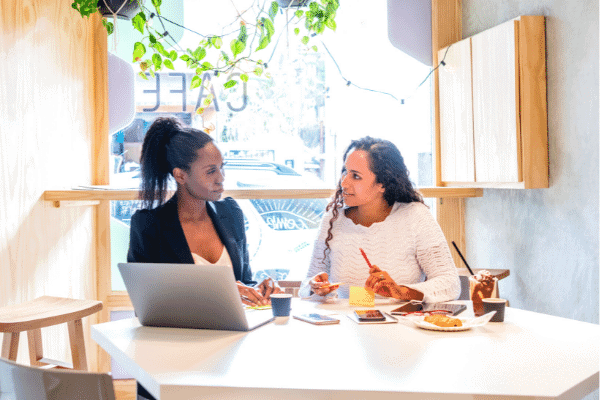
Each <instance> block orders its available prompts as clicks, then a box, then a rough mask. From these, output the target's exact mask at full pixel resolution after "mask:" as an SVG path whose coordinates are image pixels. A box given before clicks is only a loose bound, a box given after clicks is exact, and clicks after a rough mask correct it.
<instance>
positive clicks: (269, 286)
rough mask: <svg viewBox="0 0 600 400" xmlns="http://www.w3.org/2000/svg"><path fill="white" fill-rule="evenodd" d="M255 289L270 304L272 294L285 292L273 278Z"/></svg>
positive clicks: (264, 281)
mask: <svg viewBox="0 0 600 400" xmlns="http://www.w3.org/2000/svg"><path fill="white" fill-rule="evenodd" d="M254 289H256V290H257V291H258V292H259V293H260V294H261V295H262V297H263V298H264V299H265V300H267V302H268V304H270V303H271V300H270V297H271V295H272V294H275V293H283V290H281V288H280V287H279V285H278V284H277V281H275V280H273V279H272V278H266V279H265V280H263V281H262V282H261V283H259V284H258V285H256V286H254Z"/></svg>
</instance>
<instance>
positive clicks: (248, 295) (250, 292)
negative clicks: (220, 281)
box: [236, 281, 269, 306]
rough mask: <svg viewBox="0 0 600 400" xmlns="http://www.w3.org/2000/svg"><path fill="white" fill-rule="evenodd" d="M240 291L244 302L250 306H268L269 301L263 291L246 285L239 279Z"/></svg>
mask: <svg viewBox="0 0 600 400" xmlns="http://www.w3.org/2000/svg"><path fill="white" fill-rule="evenodd" d="M236 283H237V287H238V291H239V292H240V297H241V298H242V303H244V304H246V305H249V306H266V305H267V304H269V302H268V301H267V300H266V299H265V298H264V296H263V295H262V293H259V292H258V291H257V290H256V289H255V288H253V287H250V286H246V285H244V284H243V283H242V282H240V281H237V282H236Z"/></svg>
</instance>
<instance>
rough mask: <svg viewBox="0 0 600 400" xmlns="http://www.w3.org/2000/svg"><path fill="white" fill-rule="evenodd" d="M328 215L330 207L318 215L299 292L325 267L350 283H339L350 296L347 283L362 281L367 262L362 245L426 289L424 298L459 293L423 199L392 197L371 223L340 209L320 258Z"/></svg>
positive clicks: (394, 272) (399, 277) (376, 261)
mask: <svg viewBox="0 0 600 400" xmlns="http://www.w3.org/2000/svg"><path fill="white" fill-rule="evenodd" d="M332 215H333V214H332V211H331V210H330V211H329V212H328V213H327V214H326V215H325V216H324V217H323V220H322V221H321V231H320V233H319V236H318V238H317V240H316V242H315V246H314V250H313V256H312V260H311V263H310V267H309V268H308V274H307V279H306V280H305V281H304V282H303V283H302V287H301V289H300V292H299V293H300V296H301V297H308V296H309V295H310V286H309V285H308V279H309V278H311V277H313V276H315V275H316V274H318V273H320V272H327V274H328V275H329V281H330V282H332V283H334V282H343V283H347V284H349V285H342V286H341V287H340V288H339V289H338V294H339V296H340V297H343V298H347V297H348V293H349V287H350V286H361V287H362V286H364V284H365V281H366V280H367V278H368V277H369V267H368V266H367V263H366V262H365V259H364V258H363V256H362V255H361V253H360V250H359V249H361V248H362V249H363V250H364V251H365V253H366V254H367V257H368V258H369V261H370V262H371V264H373V265H377V266H378V267H379V268H380V269H382V270H384V271H387V272H388V273H389V274H390V276H391V277H392V279H394V281H395V282H396V283H397V284H402V285H406V286H408V287H411V288H413V289H416V290H419V291H421V292H422V293H424V295H425V297H424V299H423V300H424V301H425V302H429V303H437V302H443V301H448V300H454V299H456V298H458V296H459V295H460V281H459V278H458V272H457V271H456V267H455V265H454V261H453V260H452V256H451V255H450V249H449V248H448V243H447V242H446V238H445V237H444V234H443V233H442V230H441V228H440V226H439V225H438V223H437V222H436V220H435V219H434V218H433V215H431V212H430V211H429V208H428V207H427V206H425V205H424V204H423V203H420V202H412V203H395V204H394V206H393V207H392V211H391V213H390V215H388V216H387V218H386V219H385V220H384V221H382V222H376V223H374V224H372V225H371V226H369V227H366V226H362V225H357V224H355V223H354V222H353V221H352V220H351V219H350V218H348V217H346V216H345V214H344V211H343V209H342V210H340V213H339V215H338V218H337V220H335V222H334V223H333V229H332V230H331V233H332V234H333V238H332V239H331V240H330V241H329V247H330V249H331V251H330V252H328V253H327V256H326V257H325V259H323V258H324V255H323V251H324V250H325V238H326V237H327V231H328V229H329V221H330V219H331V217H332ZM425 279H427V280H425Z"/></svg>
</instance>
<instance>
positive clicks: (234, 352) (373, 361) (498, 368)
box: [92, 299, 600, 400]
mask: <svg viewBox="0 0 600 400" xmlns="http://www.w3.org/2000/svg"><path fill="white" fill-rule="evenodd" d="M462 303H465V304H468V303H470V302H462ZM396 307H398V304H397V303H394V304H392V303H391V301H390V300H388V299H376V300H375V307H374V308H377V309H380V310H381V311H383V312H389V311H390V310H391V309H393V308H396ZM358 308H360V307H358ZM354 309H356V308H355V307H352V306H349V305H348V301H347V300H342V299H338V300H335V301H333V302H327V303H317V302H312V301H306V300H300V299H293V300H292V314H293V315H299V314H301V313H308V312H318V313H325V314H328V313H332V312H337V313H338V314H339V315H338V318H340V323H339V324H337V325H326V326H317V325H311V324H309V323H306V322H303V321H299V320H297V319H294V318H293V317H290V318H278V319H277V320H276V321H275V322H273V323H270V324H267V325H265V326H262V327H259V328H257V329H255V330H253V331H251V332H231V331H218V330H207V329H178V328H153V327H145V326H140V324H139V322H138V320H137V319H136V318H132V319H124V320H120V321H113V322H107V323H103V324H100V325H94V326H92V338H93V339H94V340H95V341H96V342H97V343H98V344H99V345H100V346H101V347H102V348H103V349H105V350H106V351H107V352H108V353H109V354H110V356H111V357H113V360H115V361H116V362H118V363H119V365H121V366H122V367H123V368H124V369H125V371H127V372H128V373H130V374H131V375H132V376H133V377H134V378H135V379H136V380H138V381H139V382H140V383H141V384H142V385H143V386H144V387H145V388H146V389H148V390H149V391H150V393H152V394H153V395H154V396H155V397H157V398H160V399H161V400H187V399H199V398H201V399H218V400H228V399H236V400H239V399H292V400H295V399H298V400H299V399H311V400H325V399H329V400H331V399H336V400H343V399H377V400H387V399H389V400H398V399H403V400H404V399H407V400H423V399H439V400H473V399H502V400H510V399H520V400H531V399H561V400H563V399H564V400H566V399H569V400H573V399H580V398H582V397H584V396H585V395H587V394H588V393H590V392H591V391H594V390H596V389H598V369H599V363H598V349H599V346H600V341H599V340H598V337H600V326H598V324H590V323H585V322H579V321H573V320H569V319H565V318H559V317H553V316H550V315H544V314H539V313H535V312H530V311H524V310H519V309H514V308H512V307H508V308H507V309H506V313H505V322H504V323H493V322H490V323H488V324H487V325H485V326H483V327H479V328H474V329H471V330H468V331H463V332H433V331H426V330H422V329H420V328H417V327H415V326H414V325H413V324H412V323H409V322H403V321H400V322H398V323H396V324H384V325H377V324H367V325H359V324H357V323H355V322H354V321H352V320H350V318H348V317H347V316H346V315H347V314H350V313H352V312H353V311H354ZM251 312H256V313H270V312H271V311H270V310H254V311H251ZM463 314H465V315H464V316H465V317H472V316H473V313H472V309H471V308H470V305H469V308H468V309H467V311H465V312H463ZM461 316H462V315H461ZM265 349H270V351H274V350H273V349H277V351H275V353H273V354H277V356H278V358H277V357H276V359H273V360H271V361H270V362H264V363H262V364H260V366H259V367H256V360H257V354H261V351H263V350H265ZM282 357H284V358H285V360H284V361H281V360H282ZM251 366H254V367H251Z"/></svg>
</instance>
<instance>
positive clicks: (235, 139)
mask: <svg viewBox="0 0 600 400" xmlns="http://www.w3.org/2000/svg"><path fill="white" fill-rule="evenodd" d="M223 3H227V4H228V5H229V6H230V4H229V2H223ZM205 6H206V3H205V2H203V1H198V0H188V1H187V2H186V3H185V7H186V10H189V12H186V16H188V15H190V16H193V18H194V19H193V20H187V19H186V20H185V21H184V25H185V26H186V27H189V28H191V29H194V30H196V31H198V32H203V31H204V32H206V30H207V29H208V30H209V31H210V30H211V29H213V30H214V29H217V28H214V27H213V25H211V21H210V20H211V18H212V13H219V20H220V21H223V18H224V17H223V15H224V14H223V12H225V11H223V10H222V11H219V10H218V9H217V8H218V6H217V5H216V4H215V3H214V2H212V3H211V5H210V7H209V8H206V10H207V11H206V12H204V13H201V12H195V11H194V10H195V8H196V7H205ZM223 7H227V6H225V5H223ZM282 12H285V11H282ZM386 12H387V8H386V2H371V3H369V5H368V7H365V6H364V2H359V1H353V0H345V1H344V2H343V4H342V5H341V6H340V9H339V12H338V16H337V18H336V20H337V32H335V33H333V32H328V33H327V34H326V35H325V37H324V38H323V39H322V41H321V39H320V38H318V37H317V38H314V39H313V40H312V41H311V43H310V45H311V46H312V45H316V46H317V48H318V51H316V52H315V51H313V50H312V49H306V48H305V46H304V45H302V44H299V41H298V40H296V39H295V38H293V28H290V30H289V32H288V31H287V29H285V27H284V26H280V27H278V30H277V34H279V33H280V32H282V36H281V37H280V38H279V42H278V45H277V49H276V51H275V52H274V53H273V55H272V57H271V58H270V59H269V60H268V64H269V68H268V70H267V72H268V73H269V74H270V75H271V79H268V78H266V77H265V76H262V77H256V76H250V79H249V81H248V82H247V83H244V84H238V85H237V86H236V87H234V88H233V90H230V91H226V90H224V89H223V88H222V87H223V86H222V84H223V83H224V82H225V81H226V79H228V78H229V77H227V76H219V77H217V76H215V75H213V74H209V73H207V74H205V76H204V80H205V81H207V82H210V83H211V86H210V88H208V89H205V88H197V89H194V90H190V89H189V85H190V79H191V76H192V74H191V72H190V71H187V70H185V69H184V68H182V67H185V66H179V67H177V66H176V67H177V70H176V71H169V72H161V73H159V74H157V75H156V77H155V78H152V77H148V80H143V79H141V78H138V80H137V82H136V85H137V86H136V102H137V114H136V118H135V120H134V122H133V123H132V124H131V125H130V126H129V127H127V128H125V129H124V130H122V131H121V132H118V133H116V134H115V135H113V136H112V137H111V157H112V159H113V165H114V169H113V171H111V172H112V175H111V184H112V185H115V186H120V187H126V188H129V187H133V188H137V187H138V183H139V156H140V152H141V145H142V141H143V137H144V134H145V132H146V130H147V128H148V127H149V125H150V124H151V122H152V121H153V120H154V118H156V117H158V116H161V115H176V116H178V117H179V118H181V119H183V120H184V122H186V123H187V124H189V125H191V126H193V127H196V128H199V129H203V130H206V131H207V132H209V133H210V134H211V135H212V136H213V137H214V138H215V141H216V143H217V146H218V147H219V148H220V149H221V151H222V152H223V154H224V157H225V158H226V160H227V167H226V168H227V169H226V171H225V173H226V189H229V190H231V189H252V190H257V191H260V190H265V189H269V190H276V191H277V192H276V193H278V195H277V196H275V197H278V198H276V199H270V198H269V199H267V198H263V199H240V200H238V202H239V204H240V206H241V207H242V209H243V211H244V214H245V217H246V223H247V224H246V232H247V236H248V243H249V251H250V256H251V265H252V268H253V271H254V274H255V275H254V277H255V279H261V278H262V277H265V276H267V275H270V276H272V277H274V278H276V279H293V280H300V279H303V278H304V276H305V275H306V270H307V268H308V263H309V261H310V256H311V253H312V246H313V241H314V239H315V237H316V235H317V231H318V228H319V223H320V219H321V217H322V215H323V212H324V208H325V205H326V204H327V199H325V198H317V199H295V198H291V197H290V195H289V194H287V192H286V189H292V188H293V189H298V188H300V189H314V188H319V189H323V188H334V187H335V185H336V182H337V180H338V179H339V174H340V170H341V157H342V153H343V151H344V150H345V148H346V147H347V145H348V144H349V143H350V141H351V140H352V139H356V138H359V137H362V136H366V135H370V136H374V137H381V138H385V139H388V140H391V141H392V142H394V143H395V144H396V145H397V146H398V147H399V149H400V151H401V152H402V154H403V156H404V158H405V162H406V164H407V167H408V169H409V171H410V172H411V175H410V176H411V179H412V181H413V182H414V183H415V184H416V185H417V186H418V187H419V186H431V185H432V184H433V172H432V151H431V150H432V135H431V132H432V129H431V106H430V102H431V100H430V82H429V81H426V82H425V84H423V85H422V86H421V87H419V88H418V89H417V87H418V86H419V84H420V83H421V82H422V81H423V80H424V78H425V77H426V76H427V75H428V74H429V72H430V68H429V67H428V66H425V65H423V64H421V63H419V62H418V61H416V60H414V59H412V58H410V57H408V56H406V55H405V54H403V53H401V52H400V51H399V50H397V49H395V48H394V47H393V46H392V45H391V44H390V43H389V40H388V38H387V15H386ZM202 15H205V16H206V18H207V19H206V20H205V21H203V20H202V18H201V16H202ZM213 19H214V18H213ZM234 20H235V15H232V16H231V21H234ZM218 29H219V31H220V28H218ZM213 33H219V32H218V31H213ZM288 36H289V37H288ZM197 40H198V37H197V36H194V35H193V34H191V33H189V32H186V33H185V34H184V37H183V39H182V41H181V46H182V47H183V48H186V47H193V46H194V43H197ZM224 42H225V43H227V40H224ZM270 55H271V51H270V50H267V53H265V54H264V57H265V58H264V59H265V60H267V58H268V57H269V56H270ZM261 56H262V55H261ZM136 68H137V67H136ZM361 88H363V89H361ZM209 95H211V96H213V97H214V99H213V102H212V104H211V105H210V106H209V107H208V108H206V110H205V112H204V113H203V114H202V115H198V114H196V113H195V110H196V108H198V106H200V105H202V104H203V102H204V100H205V99H206V98H207V96H209ZM401 99H404V104H401V101H400V100H401ZM428 204H429V205H430V207H431V208H432V211H433V207H432V206H433V201H431V202H428ZM137 207H139V204H138V203H136V202H131V201H113V202H112V205H111V211H112V222H111V234H112V236H111V241H112V243H111V246H112V265H113V274H112V278H113V279H112V282H113V283H112V287H113V290H124V287H123V286H122V281H121V280H120V276H119V273H118V271H117V270H116V264H117V263H118V262H123V261H124V259H125V257H126V251H127V246H128V240H129V234H128V229H129V228H128V225H129V219H130V218H131V215H132V213H133V212H134V211H135V209H136V208H137Z"/></svg>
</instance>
